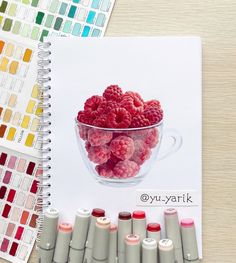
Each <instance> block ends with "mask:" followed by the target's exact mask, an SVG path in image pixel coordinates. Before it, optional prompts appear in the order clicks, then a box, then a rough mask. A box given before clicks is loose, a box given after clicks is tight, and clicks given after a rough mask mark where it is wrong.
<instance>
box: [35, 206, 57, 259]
mask: <svg viewBox="0 0 236 263" xmlns="http://www.w3.org/2000/svg"><path fill="white" fill-rule="evenodd" d="M58 219H59V212H58V210H57V209H54V208H48V209H47V210H46V212H45V214H44V220H43V225H42V233H41V235H40V242H39V262H41V263H52V259H53V254H54V248H55V244H56V238H57V226H58Z"/></svg>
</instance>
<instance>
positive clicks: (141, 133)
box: [113, 129, 148, 140]
mask: <svg viewBox="0 0 236 263" xmlns="http://www.w3.org/2000/svg"><path fill="white" fill-rule="evenodd" d="M147 132H148V129H142V130H134V131H128V132H127V135H128V136H129V137H131V138H132V139H133V140H138V139H140V140H142V139H143V138H145V136H146V134H147ZM113 138H114V136H113Z"/></svg>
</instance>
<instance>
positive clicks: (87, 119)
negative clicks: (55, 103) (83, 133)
mask: <svg viewBox="0 0 236 263" xmlns="http://www.w3.org/2000/svg"><path fill="white" fill-rule="evenodd" d="M77 120H78V121H79V122H82V123H85V124H89V125H91V124H92V123H93V120H94V117H92V116H91V115H90V113H89V112H88V111H79V112H78V116H77Z"/></svg>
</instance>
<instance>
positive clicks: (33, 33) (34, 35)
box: [30, 26, 39, 40]
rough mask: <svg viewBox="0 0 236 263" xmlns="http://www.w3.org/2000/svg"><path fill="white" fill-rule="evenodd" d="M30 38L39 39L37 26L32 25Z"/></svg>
mask: <svg viewBox="0 0 236 263" xmlns="http://www.w3.org/2000/svg"><path fill="white" fill-rule="evenodd" d="M30 38H31V39H33V40H38V39H39V27H37V26H34V27H33V30H32V32H31V36H30Z"/></svg>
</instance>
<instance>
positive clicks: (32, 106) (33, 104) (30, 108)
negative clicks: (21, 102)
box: [26, 100, 36, 113]
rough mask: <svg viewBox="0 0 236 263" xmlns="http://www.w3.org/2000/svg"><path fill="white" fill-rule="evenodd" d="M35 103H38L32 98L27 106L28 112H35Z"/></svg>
mask: <svg viewBox="0 0 236 263" xmlns="http://www.w3.org/2000/svg"><path fill="white" fill-rule="evenodd" d="M35 105H36V101H34V100H30V101H29V103H28V106H27V108H26V112H27V113H33V112H34V107H35Z"/></svg>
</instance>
